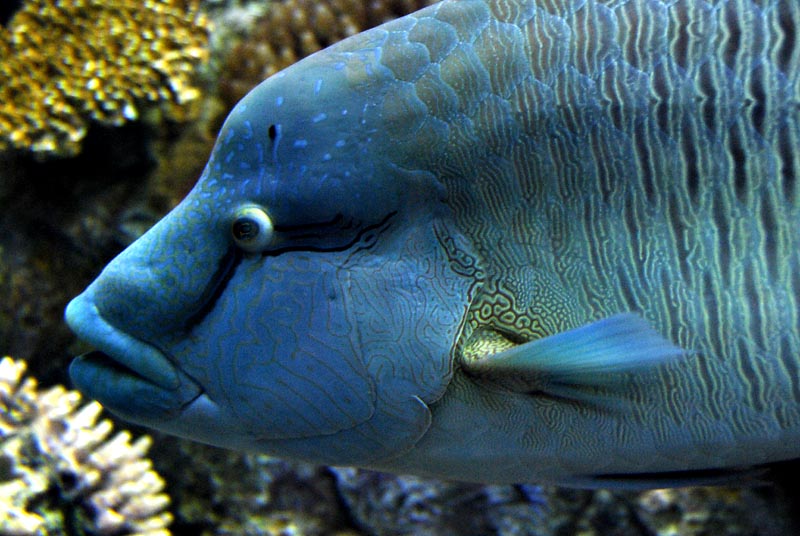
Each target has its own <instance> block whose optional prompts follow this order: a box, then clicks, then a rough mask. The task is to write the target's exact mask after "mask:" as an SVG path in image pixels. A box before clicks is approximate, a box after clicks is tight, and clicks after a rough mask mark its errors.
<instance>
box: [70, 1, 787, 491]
mask: <svg viewBox="0 0 800 536" xmlns="http://www.w3.org/2000/svg"><path fill="white" fill-rule="evenodd" d="M798 28H800V3H798V2H797V1H796V0H761V1H758V2H756V1H751V0H727V1H724V0H716V1H715V0H708V1H700V0H696V1H695V0H677V1H662V0H459V1H455V0H446V1H444V2H442V3H440V4H437V5H434V6H431V7H429V8H426V9H423V10H422V11H419V12H417V13H414V14H412V15H409V16H407V17H404V18H401V19H398V20H395V21H393V22H390V23H388V24H385V25H383V26H381V27H379V28H376V29H374V30H371V31H367V32H365V33H362V34H359V35H356V36H354V37H352V38H350V39H347V40H345V41H343V42H341V43H339V44H337V45H335V46H332V47H330V48H329V49H327V50H324V51H322V52H320V53H318V54H315V55H313V56H311V57H309V58H307V59H305V60H303V61H301V62H299V63H297V64H296V65H294V66H292V67H290V68H288V69H286V70H285V71H283V72H280V73H278V74H277V75H275V76H273V77H271V78H270V79H268V80H266V81H265V82H263V83H262V84H261V85H259V86H258V87H256V88H255V89H253V91H252V92H251V93H250V94H249V95H247V96H246V97H245V98H244V99H243V100H242V101H241V102H240V103H239V104H238V105H237V106H236V108H235V109H234V110H233V111H232V112H231V114H230V116H229V117H228V119H227V121H226V122H225V124H224V126H223V127H222V130H221V132H220V134H219V139H218V141H217V144H216V147H215V148H214V151H213V154H212V155H211V158H210V160H209V162H208V165H207V167H206V169H205V171H204V172H203V175H202V176H201V177H200V180H199V182H198V183H197V185H196V186H195V188H194V189H193V190H192V191H191V193H190V194H189V195H188V196H187V198H186V199H185V200H184V201H183V202H182V203H181V204H180V205H178V206H177V207H176V208H175V209H174V210H173V211H172V212H171V213H170V214H169V215H167V216H166V217H165V218H164V219H163V220H162V221H161V222H159V223H158V224H157V225H156V226H155V227H153V228H152V229H151V230H150V231H149V232H147V233H146V234H145V235H144V236H142V237H141V238H140V239H139V240H137V241H136V242H135V243H133V244H132V245H131V246H130V247H129V248H128V249H126V250H125V251H123V252H122V253H121V254H120V255H119V256H118V257H117V258H116V259H115V260H113V261H112V262H111V263H110V264H109V265H108V266H107V267H106V268H105V269H104V270H103V272H102V273H101V274H100V276H99V277H98V278H97V280H96V281H94V282H93V283H92V284H91V285H90V286H89V287H88V288H87V289H86V291H85V292H84V293H83V294H81V295H80V296H78V297H77V298H75V299H74V300H73V301H72V303H70V305H69V307H68V308H67V312H66V318H67V321H68V323H69V325H70V326H71V327H72V329H73V330H74V331H75V332H76V333H77V334H78V336H79V337H81V338H82V339H84V340H85V341H87V342H89V343H91V344H92V345H94V346H95V347H96V348H97V351H94V352H91V353H88V354H86V355H84V356H81V357H78V358H77V359H76V360H75V361H74V363H73V364H72V366H71V368H70V373H71V376H72V378H73V381H74V382H75V384H76V385H77V386H78V387H79V388H80V389H81V390H82V391H83V392H85V393H86V394H87V395H89V396H91V397H93V398H96V399H98V400H99V401H100V402H102V403H103V404H104V405H105V406H106V407H107V408H109V409H110V410H111V411H113V412H115V413H116V414H118V415H120V416H121V417H123V418H125V419H129V420H131V421H134V422H137V423H141V424H144V425H147V426H151V427H154V428H158V429H161V430H164V431H167V432H170V433H173V434H177V435H180V436H185V437H189V438H193V439H196V440H199V441H203V442H206V443H210V444H214V445H221V446H225V447H231V448H235V449H245V450H250V451H259V452H266V453H270V454H273V455H277V456H284V457H288V458H294V459H301V460H308V461H312V462H317V463H324V464H336V465H356V466H361V467H369V468H376V469H381V470H385V471H393V472H402V473H415V474H420V475H429V476H436V477H441V478H447V479H457V480H467V481H481V482H496V483H501V482H531V481H536V482H552V483H559V484H565V485H574V486H607V485H614V484H618V485H653V486H656V485H657V486H666V485H677V484H686V483H702V482H713V481H716V479H717V478H718V477H719V478H723V477H726V476H728V475H730V474H732V473H734V472H736V471H738V470H741V469H742V468H745V467H755V466H758V465H761V464H765V463H768V462H773V461H778V460H786V459H792V458H797V457H800V151H799V150H798V149H800V111H799V110H800V108H799V106H800V42H798V33H797V32H798Z"/></svg>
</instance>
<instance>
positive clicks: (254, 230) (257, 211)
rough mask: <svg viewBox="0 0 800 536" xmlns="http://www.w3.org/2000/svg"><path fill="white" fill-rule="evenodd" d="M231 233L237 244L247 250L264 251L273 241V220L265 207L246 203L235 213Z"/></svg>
mask: <svg viewBox="0 0 800 536" xmlns="http://www.w3.org/2000/svg"><path fill="white" fill-rule="evenodd" d="M231 235H232V236H233V241H234V242H235V243H236V245H237V246H239V247H240V248H242V249H243V250H245V251H247V252H250V253H258V252H261V251H264V250H265V249H266V248H267V246H269V244H270V242H272V235H273V228H272V220H271V219H270V217H269V216H268V215H267V213H266V212H265V211H264V209H263V208H261V207H258V206H255V205H245V206H243V207H240V208H239V209H238V210H237V211H236V213H235V214H234V217H233V222H232V223H231Z"/></svg>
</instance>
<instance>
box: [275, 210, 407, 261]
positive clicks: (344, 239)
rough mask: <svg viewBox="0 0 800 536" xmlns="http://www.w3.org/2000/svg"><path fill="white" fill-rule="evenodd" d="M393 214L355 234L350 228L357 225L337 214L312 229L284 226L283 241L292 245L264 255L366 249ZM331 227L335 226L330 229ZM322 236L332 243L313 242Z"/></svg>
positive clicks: (370, 245) (306, 226)
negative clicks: (328, 238) (285, 235)
mask: <svg viewBox="0 0 800 536" xmlns="http://www.w3.org/2000/svg"><path fill="white" fill-rule="evenodd" d="M395 214H397V212H396V211H394V212H390V213H389V214H387V215H386V216H384V218H383V219H381V220H380V221H379V222H377V223H375V224H372V225H367V226H365V227H362V228H361V229H360V230H359V231H358V233H357V234H355V236H353V235H352V229H353V228H354V227H358V226H357V225H354V224H353V222H352V221H350V220H345V219H344V218H343V217H342V216H341V215H337V216H336V217H335V218H333V219H332V220H331V222H330V223H328V224H324V225H319V224H317V225H319V227H316V228H314V229H312V228H309V227H310V226H308V225H303V226H297V227H296V228H295V227H284V228H282V229H281V230H282V231H283V232H285V233H287V235H288V236H287V237H286V239H285V241H286V242H290V243H291V244H292V245H291V246H286V247H282V248H275V249H271V250H269V251H265V252H264V255H269V256H276V255H280V254H282V253H287V252H290V251H316V252H325V251H329V252H335V251H346V250H348V249H350V248H352V247H354V246H357V247H358V250H361V249H366V248H369V247H372V245H373V244H374V243H375V239H376V238H377V235H378V234H380V233H381V232H382V231H383V230H384V229H386V227H388V224H389V221H390V220H391V219H392V217H393V216H394V215H395ZM337 224H338V225H337ZM331 227H335V228H334V229H331ZM301 228H302V232H301V233H295V234H293V233H292V231H296V230H299V229H301ZM275 229H276V231H278V230H279V229H278V228H277V227H276V228H275ZM337 235H338V236H337ZM323 237H326V238H327V237H331V238H332V240H331V242H333V243H332V244H327V245H318V244H315V242H317V241H319V240H320V239H321V238H323ZM337 238H339V240H336V239H337Z"/></svg>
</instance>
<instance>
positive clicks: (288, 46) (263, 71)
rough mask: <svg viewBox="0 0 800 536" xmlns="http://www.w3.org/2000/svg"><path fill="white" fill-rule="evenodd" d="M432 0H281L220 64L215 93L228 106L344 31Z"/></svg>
mask: <svg viewBox="0 0 800 536" xmlns="http://www.w3.org/2000/svg"><path fill="white" fill-rule="evenodd" d="M433 3H434V0H374V1H370V2H364V1H363V0H325V1H323V2H320V1H319V0H280V1H275V2H273V3H271V4H270V5H269V9H268V10H267V12H266V13H265V14H264V15H263V16H262V17H261V18H260V19H259V20H257V21H256V22H255V25H254V28H255V30H254V32H253V34H252V35H251V36H249V37H248V38H247V40H246V41H243V42H242V43H240V44H239V45H238V46H236V47H234V48H233V51H232V53H231V54H230V55H229V56H228V60H227V61H226V62H225V65H224V66H223V68H222V76H221V77H220V80H221V82H220V93H221V96H222V99H223V100H224V101H225V104H226V105H227V106H228V107H231V106H233V104H235V103H236V102H238V101H239V99H241V98H242V97H243V96H244V95H245V94H246V93H247V92H248V91H249V90H250V89H251V88H252V87H253V86H255V85H256V84H258V83H259V82H261V81H262V80H264V79H265V78H267V77H268V76H270V75H272V74H274V73H276V72H278V71H280V70H281V69H284V68H286V67H288V66H289V65H291V64H292V63H294V62H296V61H298V60H300V59H301V58H304V57H305V56H308V55H309V54H311V53H313V52H316V51H317V50H320V49H322V48H325V47H327V46H329V45H332V44H333V43H335V42H337V41H340V40H342V39H344V38H345V37H348V36H351V35H354V34H357V33H359V32H362V31H364V30H366V29H369V28H372V27H373V26H377V25H379V24H382V23H384V22H386V21H388V20H391V19H394V18H397V17H400V16H402V15H407V14H408V13H411V12H413V11H416V10H418V9H420V8H422V7H425V6H427V5H430V4H433Z"/></svg>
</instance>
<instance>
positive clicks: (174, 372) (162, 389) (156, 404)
mask: <svg viewBox="0 0 800 536" xmlns="http://www.w3.org/2000/svg"><path fill="white" fill-rule="evenodd" d="M64 316H65V319H66V321H67V324H68V325H69V327H70V328H71V329H72V331H73V332H75V334H76V335H77V336H78V337H79V338H81V339H83V340H84V341H86V342H88V343H89V344H91V345H92V346H94V347H95V348H97V350H95V351H92V352H88V353H86V354H83V355H81V356H78V357H76V358H75V359H74V360H73V361H72V363H71V364H70V367H69V374H70V378H71V379H72V382H73V383H74V384H75V386H76V387H77V388H78V389H79V390H80V391H81V392H83V393H84V394H85V395H87V396H89V397H91V398H94V399H96V400H98V401H99V402H100V403H101V404H102V405H103V406H104V407H106V408H107V409H109V410H110V411H112V412H113V413H115V414H117V415H119V416H120V417H122V418H124V419H127V420H130V421H133V422H136V423H139V424H144V425H149V426H154V427H160V426H158V425H159V423H163V422H164V421H165V420H169V419H172V418H175V417H177V416H178V415H179V414H180V413H181V412H182V410H183V409H184V408H185V407H186V406H188V405H189V404H191V402H192V401H194V400H195V399H196V398H197V397H199V396H200V395H201V394H202V392H203V390H202V388H201V387H200V386H198V385H197V384H196V383H195V382H194V381H193V380H192V379H191V378H189V377H188V376H187V375H186V374H184V373H182V372H181V371H180V369H179V368H178V367H176V366H175V364H174V363H173V362H172V361H171V360H170V359H169V358H168V357H167V355H165V354H164V352H162V351H160V350H159V349H158V348H156V347H154V346H152V345H150V344H148V343H146V342H144V341H142V340H140V339H137V338H136V337H133V336H131V335H129V334H127V333H125V332H123V331H121V330H119V329H117V328H116V327H115V326H113V325H112V324H110V323H109V322H108V321H106V319H104V318H103V316H102V314H101V312H100V311H99V310H98V308H97V306H96V305H95V303H94V302H93V300H92V299H91V297H90V296H87V293H84V294H82V295H80V296H78V297H76V298H75V299H73V300H72V301H71V302H70V303H69V305H68V306H67V309H66V311H65V315H64Z"/></svg>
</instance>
